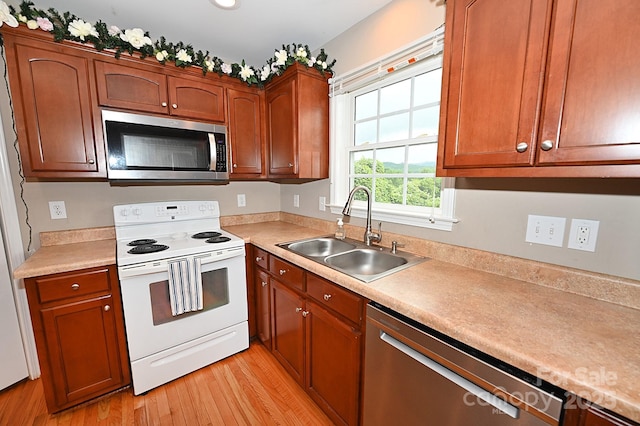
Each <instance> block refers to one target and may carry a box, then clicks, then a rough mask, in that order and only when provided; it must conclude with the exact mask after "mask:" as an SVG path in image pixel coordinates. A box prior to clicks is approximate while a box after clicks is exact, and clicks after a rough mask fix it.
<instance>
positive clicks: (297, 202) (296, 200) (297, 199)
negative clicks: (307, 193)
mask: <svg viewBox="0 0 640 426" xmlns="http://www.w3.org/2000/svg"><path fill="white" fill-rule="evenodd" d="M293 207H296V208H297V207H300V195H298V194H293Z"/></svg>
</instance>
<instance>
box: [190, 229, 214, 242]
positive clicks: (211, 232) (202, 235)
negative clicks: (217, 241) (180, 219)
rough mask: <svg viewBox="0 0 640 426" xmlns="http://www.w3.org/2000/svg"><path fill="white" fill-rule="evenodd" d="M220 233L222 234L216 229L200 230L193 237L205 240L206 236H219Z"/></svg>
mask: <svg viewBox="0 0 640 426" xmlns="http://www.w3.org/2000/svg"><path fill="white" fill-rule="evenodd" d="M220 235H222V234H221V233H219V232H215V231H206V232H198V233H197V234H194V235H192V236H191V238H195V239H198V240H204V239H206V238H215V237H219V236H220Z"/></svg>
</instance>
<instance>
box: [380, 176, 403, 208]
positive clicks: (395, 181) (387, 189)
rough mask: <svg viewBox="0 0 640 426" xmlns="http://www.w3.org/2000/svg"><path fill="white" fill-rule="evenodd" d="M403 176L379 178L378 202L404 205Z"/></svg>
mask: <svg viewBox="0 0 640 426" xmlns="http://www.w3.org/2000/svg"><path fill="white" fill-rule="evenodd" d="M403 184H404V179H403V178H380V177H379V178H377V179H376V196H375V200H376V203H386V204H400V205H402V192H403V189H404V188H403Z"/></svg>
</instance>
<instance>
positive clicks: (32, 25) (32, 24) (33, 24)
mask: <svg viewBox="0 0 640 426" xmlns="http://www.w3.org/2000/svg"><path fill="white" fill-rule="evenodd" d="M27 28H29V29H30V30H37V29H38V23H37V22H36V20H35V19H29V20H28V21H27Z"/></svg>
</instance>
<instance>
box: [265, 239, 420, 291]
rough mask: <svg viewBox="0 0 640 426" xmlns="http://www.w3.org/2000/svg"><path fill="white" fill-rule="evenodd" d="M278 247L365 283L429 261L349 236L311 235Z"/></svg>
mask: <svg viewBox="0 0 640 426" xmlns="http://www.w3.org/2000/svg"><path fill="white" fill-rule="evenodd" d="M278 247H282V248H284V249H286V250H289V251H291V252H293V253H296V254H299V255H300V256H304V257H306V258H307V259H310V260H314V261H316V262H318V263H320V264H323V265H325V266H328V267H330V268H332V269H335V270H337V271H340V272H342V273H344V274H347V275H349V276H351V277H353V278H356V279H359V280H361V281H364V282H371V281H373V280H377V279H379V278H382V277H385V276H387V275H390V274H393V273H395V272H398V271H400V270H402V269H406V268H408V267H410V266H413V265H417V264H418V263H421V262H423V261H425V260H427V258H425V257H421V256H417V255H415V254H411V253H405V252H400V251H398V252H396V253H391V252H390V250H389V249H383V248H381V247H376V246H367V245H366V244H364V243H363V242H360V241H356V240H352V239H348V238H347V239H344V240H338V239H336V238H333V237H316V238H307V239H304V240H299V241H293V242H288V243H281V244H278ZM385 250H386V251H385Z"/></svg>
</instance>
